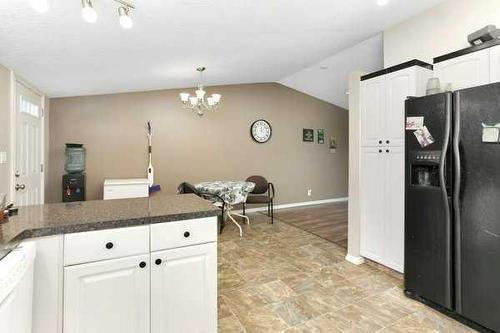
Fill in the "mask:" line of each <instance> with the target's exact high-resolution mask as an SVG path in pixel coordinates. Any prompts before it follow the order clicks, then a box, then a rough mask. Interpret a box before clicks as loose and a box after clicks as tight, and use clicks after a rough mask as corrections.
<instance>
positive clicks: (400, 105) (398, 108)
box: [382, 67, 417, 146]
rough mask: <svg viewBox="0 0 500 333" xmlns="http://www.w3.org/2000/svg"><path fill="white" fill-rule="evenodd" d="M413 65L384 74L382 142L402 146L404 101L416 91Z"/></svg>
mask: <svg viewBox="0 0 500 333" xmlns="http://www.w3.org/2000/svg"><path fill="white" fill-rule="evenodd" d="M416 90H417V89H416V70H415V67H410V68H406V69H403V70H400V71H397V72H394V73H390V74H387V75H386V81H385V94H386V95H385V96H386V108H385V117H384V120H385V122H384V131H383V138H382V140H383V144H384V145H385V146H404V134H405V130H404V124H405V101H406V99H407V97H408V96H415V92H416Z"/></svg>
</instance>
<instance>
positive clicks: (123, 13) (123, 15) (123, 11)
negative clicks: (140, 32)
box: [118, 6, 134, 29]
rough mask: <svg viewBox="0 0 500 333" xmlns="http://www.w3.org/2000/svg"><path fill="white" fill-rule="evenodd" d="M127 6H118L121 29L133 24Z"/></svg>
mask: <svg viewBox="0 0 500 333" xmlns="http://www.w3.org/2000/svg"><path fill="white" fill-rule="evenodd" d="M129 12H130V9H129V7H125V6H123V7H118V15H119V16H120V25H121V26H122V28H123V29H130V28H132V26H133V25H134V22H133V21H132V18H131V17H130V14H129Z"/></svg>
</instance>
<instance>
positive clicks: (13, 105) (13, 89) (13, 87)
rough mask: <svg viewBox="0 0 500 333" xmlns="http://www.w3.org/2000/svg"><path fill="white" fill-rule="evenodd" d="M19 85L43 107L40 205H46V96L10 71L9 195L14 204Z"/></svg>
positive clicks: (41, 119)
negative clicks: (31, 94) (30, 92)
mask: <svg viewBox="0 0 500 333" xmlns="http://www.w3.org/2000/svg"><path fill="white" fill-rule="evenodd" d="M17 84H21V85H23V86H24V87H25V88H27V89H29V90H31V91H32V92H33V93H35V94H37V95H38V96H40V105H41V118H40V121H41V124H40V127H41V128H40V145H41V152H42V154H41V156H40V163H41V165H43V169H42V176H41V177H40V203H42V204H43V203H45V173H46V168H45V153H46V152H45V95H44V94H43V93H42V92H41V91H40V90H38V89H36V88H34V87H33V86H32V85H30V84H29V83H27V82H26V81H25V80H23V79H22V78H20V77H19V76H17V75H16V74H15V73H14V71H12V70H11V71H10V177H9V178H10V182H9V183H10V184H9V188H10V189H9V192H8V193H9V194H10V201H11V202H14V201H15V199H16V190H15V188H14V186H15V183H16V177H15V173H16V159H17V155H16V154H17V152H16V147H17V145H16V140H17V136H16V134H17V112H18V110H17V104H18V103H17V101H16V99H17Z"/></svg>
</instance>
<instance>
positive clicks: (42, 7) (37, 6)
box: [30, 0, 49, 13]
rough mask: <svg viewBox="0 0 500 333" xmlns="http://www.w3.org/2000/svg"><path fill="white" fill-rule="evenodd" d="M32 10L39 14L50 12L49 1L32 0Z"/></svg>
mask: <svg viewBox="0 0 500 333" xmlns="http://www.w3.org/2000/svg"><path fill="white" fill-rule="evenodd" d="M30 5H31V8H33V9H34V10H35V11H36V12H38V13H45V12H46V11H48V10H49V3H48V2H47V0H30Z"/></svg>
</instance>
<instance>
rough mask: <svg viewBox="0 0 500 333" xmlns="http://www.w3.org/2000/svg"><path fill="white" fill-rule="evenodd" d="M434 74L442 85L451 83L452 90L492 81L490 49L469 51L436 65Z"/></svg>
mask: <svg viewBox="0 0 500 333" xmlns="http://www.w3.org/2000/svg"><path fill="white" fill-rule="evenodd" d="M434 76H435V77H438V78H439V80H440V82H441V87H442V88H445V87H446V86H447V84H451V89H452V90H459V89H465V88H470V87H475V86H480V85H483V84H488V83H489V82H490V49H484V50H481V51H477V52H473V53H469V54H466V55H463V56H460V57H456V58H453V59H449V60H445V61H442V62H439V63H437V64H435V65H434Z"/></svg>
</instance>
